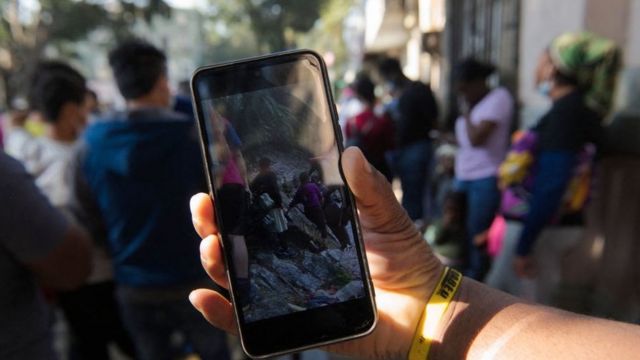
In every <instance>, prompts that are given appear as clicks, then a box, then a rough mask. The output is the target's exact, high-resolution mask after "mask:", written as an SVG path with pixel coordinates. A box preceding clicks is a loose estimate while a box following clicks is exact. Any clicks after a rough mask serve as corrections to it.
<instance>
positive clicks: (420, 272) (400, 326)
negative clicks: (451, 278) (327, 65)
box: [190, 148, 443, 358]
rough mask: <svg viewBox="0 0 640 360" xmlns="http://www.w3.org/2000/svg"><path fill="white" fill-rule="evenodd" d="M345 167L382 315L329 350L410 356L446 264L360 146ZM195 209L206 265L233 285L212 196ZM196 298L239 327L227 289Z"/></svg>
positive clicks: (231, 328) (215, 317)
mask: <svg viewBox="0 0 640 360" xmlns="http://www.w3.org/2000/svg"><path fill="white" fill-rule="evenodd" d="M342 168H343V172H344V175H345V177H346V179H347V183H348V185H349V187H350V188H351V189H352V190H353V193H354V196H355V199H356V203H357V207H358V209H359V217H360V223H361V225H362V234H363V237H364V239H365V244H366V251H367V258H368V261H369V269H370V272H371V278H372V280H373V284H374V286H375V292H376V302H377V309H378V313H379V321H378V325H377V327H376V329H375V330H374V332H373V333H372V334H370V335H369V336H367V337H365V338H361V339H357V340H353V341H349V342H344V343H340V344H336V345H331V346H330V347H329V350H331V351H335V352H340V353H342V354H345V355H354V356H358V357H364V358H370V357H381V355H382V354H386V355H387V356H385V357H388V358H404V357H406V355H407V351H408V349H409V346H410V343H411V339H412V337H413V334H414V332H415V328H416V326H417V323H418V320H419V318H420V315H421V313H422V311H423V309H424V306H425V303H426V301H427V299H428V297H429V295H430V294H431V292H432V290H433V288H434V286H435V283H436V282H437V277H438V276H439V275H440V273H441V272H442V269H443V268H442V265H441V263H440V262H439V261H438V260H437V259H436V258H435V256H433V254H432V253H431V250H430V249H429V248H428V246H427V245H426V243H425V242H424V241H422V239H421V238H420V236H419V234H418V232H417V230H416V229H415V227H414V225H413V223H412V222H411V220H410V219H409V218H408V216H407V215H406V213H405V212H404V210H403V209H402V207H401V206H400V205H399V204H398V202H397V201H396V199H395V196H394V194H393V192H392V190H391V188H390V187H389V185H388V182H387V181H386V179H385V178H384V177H383V176H382V175H381V174H379V173H378V172H377V171H375V170H373V171H371V170H370V169H371V168H370V165H369V164H368V163H367V162H366V160H365V159H364V157H363V155H362V153H361V152H360V151H359V150H357V149H355V148H350V149H347V150H346V151H345V152H344V153H343V156H342ZM191 211H192V215H193V222H194V226H195V228H196V231H197V232H198V234H200V236H201V237H202V238H203V239H206V240H205V241H203V246H202V247H201V256H202V259H203V265H204V267H205V269H206V270H207V272H208V273H209V275H210V276H211V277H212V279H213V280H214V281H216V282H217V283H218V284H220V285H221V286H223V287H228V282H227V280H226V275H225V270H224V264H223V260H222V255H221V250H220V238H219V235H218V229H217V227H216V224H215V223H214V222H213V221H212V219H213V206H212V203H211V199H210V197H209V196H208V195H205V194H199V195H197V196H194V198H193V199H192V202H191ZM190 299H191V301H192V303H193V304H194V306H195V307H196V308H197V309H198V310H199V311H200V312H201V313H202V314H203V315H204V316H205V317H206V318H207V320H208V321H209V322H211V323H212V324H213V325H215V326H217V327H220V328H222V329H224V330H226V331H228V332H231V333H237V330H236V322H235V318H234V312H233V309H232V307H231V303H230V302H229V301H228V300H227V299H225V298H224V297H222V295H220V294H218V293H216V292H213V291H211V290H206V289H199V290H196V291H194V292H193V293H192V294H191V296H190Z"/></svg>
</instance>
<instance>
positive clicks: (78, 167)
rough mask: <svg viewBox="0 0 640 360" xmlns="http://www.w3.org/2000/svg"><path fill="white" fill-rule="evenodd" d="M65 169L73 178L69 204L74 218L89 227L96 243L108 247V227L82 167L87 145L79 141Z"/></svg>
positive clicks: (88, 229)
mask: <svg viewBox="0 0 640 360" xmlns="http://www.w3.org/2000/svg"><path fill="white" fill-rule="evenodd" d="M74 150H75V153H74V156H73V157H72V159H71V160H70V161H69V163H68V164H67V166H66V168H65V171H67V172H68V174H69V175H68V177H69V178H70V179H71V194H72V200H71V204H70V206H69V208H70V210H71V213H72V214H73V216H74V218H76V219H77V220H78V223H79V224H82V226H83V227H84V228H85V229H87V231H88V232H89V234H90V235H91V238H92V239H93V242H94V244H95V245H98V246H101V247H107V227H106V225H105V223H104V220H103V218H102V213H101V212H100V208H99V206H98V203H97V201H96V198H95V195H94V193H93V191H92V190H91V188H90V186H89V184H88V183H87V179H86V177H85V174H84V172H83V169H82V165H83V163H84V158H85V156H86V151H87V147H86V144H84V143H79V144H78V145H77V146H76V148H75V149H74Z"/></svg>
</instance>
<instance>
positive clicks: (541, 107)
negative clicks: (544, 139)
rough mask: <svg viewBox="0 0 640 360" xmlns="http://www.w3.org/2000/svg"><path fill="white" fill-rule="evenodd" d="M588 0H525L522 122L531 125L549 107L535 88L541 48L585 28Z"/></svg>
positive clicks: (522, 53) (522, 23)
mask: <svg viewBox="0 0 640 360" xmlns="http://www.w3.org/2000/svg"><path fill="white" fill-rule="evenodd" d="M586 3H587V0H572V1H557V0H534V1H531V0H528V1H523V2H522V7H521V25H520V26H521V28H520V68H519V75H518V78H519V81H518V83H519V94H520V101H521V102H522V113H521V121H522V125H525V126H526V125H529V124H532V123H533V122H534V121H535V120H536V119H537V118H538V117H539V115H541V114H542V113H543V112H544V111H545V110H546V109H547V107H548V102H547V101H546V100H545V99H544V98H543V97H542V96H540V95H538V93H537V92H536V89H535V84H534V79H533V74H534V71H535V68H536V64H537V62H538V58H539V56H540V54H541V53H542V51H543V50H544V49H545V48H546V47H547V46H548V44H549V43H550V42H551V40H553V39H554V38H555V37H556V36H558V35H560V34H561V33H563V32H565V31H575V30H580V29H582V28H584V18H585V10H586Z"/></svg>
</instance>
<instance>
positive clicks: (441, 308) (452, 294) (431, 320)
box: [408, 267, 463, 360]
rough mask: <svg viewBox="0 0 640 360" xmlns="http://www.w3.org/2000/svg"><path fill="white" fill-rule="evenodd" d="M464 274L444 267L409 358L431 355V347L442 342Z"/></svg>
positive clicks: (423, 315)
mask: <svg viewBox="0 0 640 360" xmlns="http://www.w3.org/2000/svg"><path fill="white" fill-rule="evenodd" d="M462 281H463V276H462V274H461V273H460V272H458V271H457V270H454V269H451V268H448V267H447V268H444V271H442V274H440V276H439V277H438V281H437V282H436V284H435V286H432V289H433V290H432V294H431V296H430V297H429V298H428V301H427V302H426V306H425V307H424V310H423V312H422V314H421V316H420V321H419V322H418V325H417V327H416V330H415V333H414V336H413V338H412V342H411V347H410V349H409V357H408V358H409V360H422V359H426V358H428V357H430V355H429V353H430V350H431V347H432V346H433V344H434V343H436V342H442V338H443V337H444V334H445V333H446V329H447V327H448V326H449V323H450V322H451V319H453V317H454V314H455V312H456V308H457V306H456V299H457V298H458V293H459V291H460V287H461V285H462Z"/></svg>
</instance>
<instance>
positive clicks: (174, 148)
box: [74, 40, 229, 360]
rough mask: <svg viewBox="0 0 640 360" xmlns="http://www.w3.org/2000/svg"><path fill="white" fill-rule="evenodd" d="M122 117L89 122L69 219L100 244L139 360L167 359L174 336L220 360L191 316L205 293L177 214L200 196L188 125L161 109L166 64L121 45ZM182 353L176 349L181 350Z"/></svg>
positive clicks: (152, 52) (213, 341) (117, 67)
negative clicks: (195, 298)
mask: <svg viewBox="0 0 640 360" xmlns="http://www.w3.org/2000/svg"><path fill="white" fill-rule="evenodd" d="M109 64H110V65H111V68H112V70H113V74H114V77H115V80H116V82H117V85H118V88H119V90H120V92H121V93H122V95H123V96H124V98H125V100H126V104H127V106H126V110H125V111H124V112H120V113H115V114H112V115H111V116H110V117H108V118H105V119H102V120H100V121H97V122H96V123H94V124H93V125H91V126H90V127H89V128H88V129H87V130H86V132H85V135H84V138H83V140H84V141H83V143H82V144H81V146H80V147H79V149H78V156H77V159H76V164H75V171H74V182H75V194H76V197H77V205H78V209H77V210H78V216H79V217H80V218H81V220H82V221H83V223H84V224H87V225H88V226H89V227H90V229H91V231H92V232H93V233H94V236H97V237H99V236H100V235H102V237H103V238H104V237H106V241H107V243H108V247H109V250H110V252H111V255H112V257H113V264H114V272H115V278H116V283H117V288H118V289H117V296H118V301H119V303H120V306H121V311H122V312H123V319H124V321H125V324H126V326H127V328H128V330H129V331H130V332H131V335H132V337H133V339H134V341H135V343H136V348H137V352H138V355H139V357H140V358H141V359H154V360H155V359H171V358H174V357H175V355H176V353H175V349H173V348H175V346H173V347H172V339H175V334H180V335H182V338H183V339H185V340H186V343H185V344H184V346H185V347H189V348H190V349H192V350H193V351H195V352H196V353H198V355H200V357H201V358H202V359H226V358H228V357H229V355H228V350H227V347H226V342H225V336H224V334H223V333H222V332H220V331H219V330H217V329H215V328H213V327H211V326H209V325H208V324H206V322H204V321H202V320H201V318H200V317H199V316H198V313H197V312H196V311H194V310H193V309H192V308H190V304H189V301H188V294H189V292H190V291H191V290H193V289H195V288H196V287H198V286H199V285H198V284H204V285H205V286H209V287H211V286H212V285H211V283H210V282H209V281H208V280H207V278H206V274H205V273H204V272H203V271H202V267H201V265H200V260H199V255H198V246H199V238H198V236H197V235H196V234H195V232H194V231H193V229H192V228H191V222H190V215H189V213H188V211H187V209H186V207H185V204H187V203H188V201H189V197H190V194H192V193H193V192H195V191H198V190H203V189H205V180H204V174H203V173H202V164H201V155H200V150H199V147H198V142H197V132H196V129H195V123H194V122H193V120H191V119H189V117H187V116H185V115H183V114H178V113H176V112H173V111H171V110H170V105H171V104H170V103H171V100H170V99H171V93H170V90H169V84H168V79H167V64H166V57H165V55H164V54H163V53H162V52H161V51H160V50H158V49H157V48H155V47H154V46H152V45H151V44H148V43H146V42H143V41H140V40H130V41H128V42H125V43H123V44H121V45H120V46H118V47H117V48H116V49H114V50H113V51H112V52H111V53H110V54H109ZM183 349H184V347H183Z"/></svg>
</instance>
